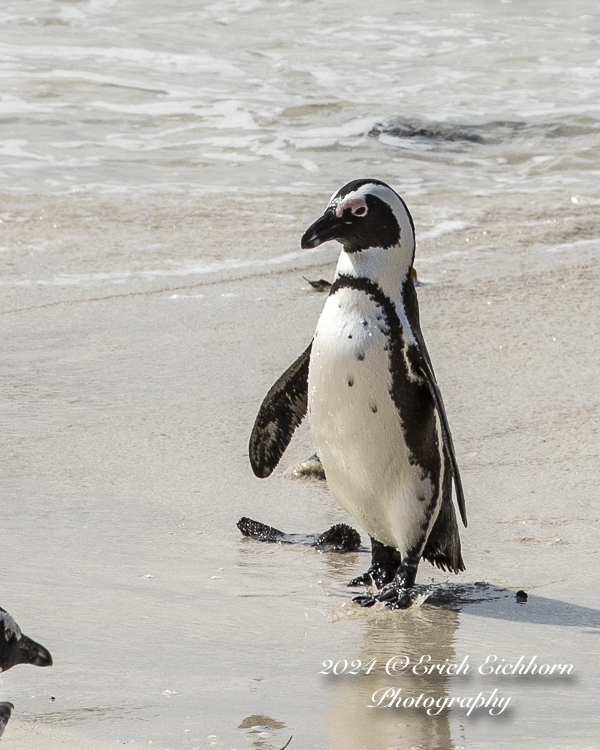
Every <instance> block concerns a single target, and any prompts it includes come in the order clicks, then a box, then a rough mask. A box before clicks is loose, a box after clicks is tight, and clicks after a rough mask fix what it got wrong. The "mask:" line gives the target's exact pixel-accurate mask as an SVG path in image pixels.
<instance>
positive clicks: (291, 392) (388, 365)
mask: <svg viewBox="0 0 600 750" xmlns="http://www.w3.org/2000/svg"><path fill="white" fill-rule="evenodd" d="M328 240H338V241H339V242H340V243H341V244H342V246H343V250H342V252H341V254H340V258H339V261H338V264H337V269H336V273H335V277H334V281H333V285H332V287H331V289H330V291H329V295H328V297H327V299H326V301H325V305H324V308H323V312H322V313H321V317H320V318H319V321H318V323H317V329H316V331H315V335H314V338H313V340H312V342H311V343H310V345H309V346H308V348H307V349H306V350H305V351H304V352H303V354H301V355H300V357H299V358H298V359H297V360H296V361H295V362H294V363H293V364H292V365H291V367H289V368H288V370H286V372H285V373H284V374H283V375H282V376H281V377H280V378H279V380H278V381H277V382H276V383H275V385H274V386H273V387H272V388H271V390H270V391H269V393H268V394H267V396H266V398H265V400H264V401H263V404H262V406H261V408H260V411H259V413H258V416H257V418H256V422H255V424H254V429H253V431H252V436H251V438H250V462H251V465H252V468H253V470H254V473H255V474H256V475H257V476H259V477H266V476H269V475H270V474H271V472H272V471H273V469H274V468H275V467H276V466H277V464H278V462H279V460H280V458H281V456H282V455H283V453H284V451H285V449H286V448H287V446H288V444H289V442H290V440H291V437H292V435H293V433H294V431H295V429H296V428H297V427H298V425H299V424H300V423H301V421H302V420H303V418H304V416H305V414H306V412H307V409H308V412H309V415H310V425H311V431H312V434H313V439H314V442H315V446H316V448H317V453H318V455H319V457H320V459H321V461H322V463H323V467H324V469H325V475H326V477H327V482H328V485H329V488H330V490H331V492H332V494H333V496H334V497H335V499H336V500H337V501H338V503H339V504H340V505H341V506H342V508H344V509H345V510H346V511H348V513H350V515H352V516H353V517H354V518H355V519H356V521H357V522H358V523H359V524H360V525H361V526H362V527H363V528H364V529H365V531H367V532H368V534H369V536H370V538H371V547H372V560H371V567H370V568H369V570H368V572H367V573H365V574H364V575H363V576H360V577H359V578H357V579H354V580H353V581H351V582H350V584H349V585H361V584H370V583H371V582H373V583H374V584H375V585H376V587H377V588H378V589H381V592H380V593H379V594H378V595H377V596H376V597H371V596H364V597H357V600H358V601H360V603H361V604H362V605H363V606H370V605H371V604H374V603H375V600H376V599H378V600H379V601H384V602H386V604H387V606H390V607H391V608H405V607H407V606H410V603H411V597H410V596H409V594H408V592H409V590H410V589H411V588H412V587H413V585H414V582H415V576H416V573H417V567H418V564H419V561H420V559H421V558H422V557H424V558H425V559H426V560H428V561H429V562H431V563H432V564H434V565H437V566H438V567H439V568H441V569H442V570H449V571H452V572H455V573H457V572H459V571H462V570H464V563H463V560H462V556H461V547H460V537H459V533H458V524H457V521H456V514H455V511H454V506H453V504H452V484H453V482H454V487H455V490H456V497H457V502H458V507H459V510H460V514H461V518H462V521H463V523H464V524H465V526H466V524H467V520H466V510H465V501H464V496H463V492H462V486H461V481H460V475H459V471H458V466H457V462H456V457H455V454H454V446H453V443H452V436H451V433H450V428H449V426H448V420H447V418H446V413H445V410H444V404H443V401H442V396H441V393H440V390H439V388H438V385H437V382H436V379H435V375H434V372H433V368H432V365H431V361H430V359H429V354H428V352H427V349H426V347H425V342H424V340H423V336H422V333H421V327H420V323H419V307H418V302H417V295H416V291H415V285H414V280H413V276H412V273H411V269H412V264H413V260H414V255H415V231H414V224H413V221H412V217H411V215H410V213H409V211H408V208H407V207H406V204H405V203H404V201H403V200H402V199H401V198H400V197H399V196H398V195H397V193H395V192H394V190H392V189H391V188H390V187H389V186H388V185H386V184H385V183H383V182H380V181H379V180H373V179H362V180H354V181H353V182H350V183H348V184H347V185H345V186H344V187H343V188H341V189H340V190H338V192H337V193H335V194H334V195H333V197H332V198H331V200H330V202H329V205H328V206H327V209H326V210H325V213H324V214H323V216H322V217H321V218H320V219H318V220H317V221H316V222H315V223H314V224H313V225H312V226H311V227H309V229H307V231H306V232H305V234H304V236H303V237H302V242H301V244H302V247H303V248H313V247H316V246H317V245H320V244H321V243H322V242H326V241H328Z"/></svg>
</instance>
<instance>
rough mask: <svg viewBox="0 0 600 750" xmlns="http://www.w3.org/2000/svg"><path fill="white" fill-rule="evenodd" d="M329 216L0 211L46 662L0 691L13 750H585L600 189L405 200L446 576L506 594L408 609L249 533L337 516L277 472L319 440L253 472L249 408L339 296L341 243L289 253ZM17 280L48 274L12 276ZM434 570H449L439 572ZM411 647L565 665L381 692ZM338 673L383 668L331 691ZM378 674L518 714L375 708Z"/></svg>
mask: <svg viewBox="0 0 600 750" xmlns="http://www.w3.org/2000/svg"><path fill="white" fill-rule="evenodd" d="M326 200H327V196H326V195H325V194H323V195H316V196H306V195H298V196H279V197H277V196H275V197H273V198H272V199H271V200H269V201H265V200H264V199H262V198H261V199H260V200H258V199H256V198H253V197H249V198H248V197H246V198H244V197H241V196H236V197H235V198H234V199H232V198H231V197H230V196H219V195H216V196H205V197H203V198H202V199H199V200H197V201H194V200H185V201H184V200H181V201H175V200H172V199H171V200H169V201H165V202H158V201H156V200H154V199H152V200H145V201H144V200H138V201H130V202H127V201H116V200H114V199H108V198H106V199H103V200H95V201H90V200H89V199H86V198H85V197H58V198H52V197H47V196H46V197H43V198H42V197H35V196H25V197H23V198H17V197H14V196H13V197H11V196H3V205H4V207H5V208H6V213H9V214H10V216H9V217H8V218H6V217H5V219H4V221H3V225H2V231H3V232H4V238H5V239H4V240H3V243H4V244H5V245H8V246H9V247H10V248H11V249H10V250H9V251H6V252H5V253H3V256H2V260H3V261H4V262H5V264H6V269H7V270H6V275H5V276H3V294H2V315H1V316H0V320H1V325H2V340H3V342H4V357H3V363H4V364H3V368H2V393H3V394H4V395H3V399H2V402H1V409H2V423H3V430H2V438H1V440H2V455H3V486H4V509H5V510H4V519H3V525H2V547H3V550H4V568H3V598H2V602H1V603H2V606H3V607H4V608H6V609H7V610H8V611H10V612H11V613H12V614H13V615H14V616H15V618H16V619H17V620H18V621H19V622H20V624H21V626H22V628H23V630H24V631H25V632H26V633H27V634H28V635H30V636H32V637H33V638H35V639H36V640H39V641H40V642H41V643H43V644H44V645H45V646H47V647H48V648H49V649H50V651H51V652H52V654H53V656H54V661H55V664H54V666H53V667H52V668H51V669H45V670H41V669H34V668H32V667H17V668H15V669H13V670H11V671H10V672H8V673H7V674H5V675H3V676H2V680H1V682H0V685H1V687H2V696H1V697H2V699H3V700H11V701H12V702H13V703H14V704H15V706H16V707H17V708H16V709H15V713H14V716H13V719H12V720H11V722H10V724H9V726H8V728H7V731H6V733H5V736H4V738H3V740H2V742H3V746H4V747H6V748H7V749H8V750H10V749H12V748H15V750H17V749H20V748H27V749H28V750H33V749H35V748H44V750H48V749H49V750H53V748H55V747H56V748H63V747H71V748H88V747H89V748H96V747H98V748H100V747H107V746H109V745H112V746H114V745H115V743H119V742H120V743H131V744H135V745H140V744H145V745H149V743H151V746H152V747H156V748H163V750H164V748H175V747H190V748H203V749H204V748H209V747H217V748H219V747H221V748H247V747H253V748H268V749H269V750H278V748H280V747H282V746H283V745H284V744H285V742H286V741H287V740H288V739H289V737H290V735H294V740H293V742H292V744H291V747H292V748H293V747H294V746H296V747H298V748H302V747H310V748H313V749H316V748H324V749H325V748H336V749H337V748H340V750H341V749H342V748H344V750H354V749H355V748H356V750H362V749H363V748H369V750H379V749H380V748H381V750H387V748H389V747H394V748H396V747H398V748H401V747H402V748H404V747H409V746H410V747H412V746H414V747H419V748H428V749H429V748H431V750H433V749H434V748H436V749H437V748H444V749H446V748H448V750H450V748H454V747H455V746H465V747H478V748H487V747H494V748H503V747H506V748H508V747H515V745H519V746H522V747H527V748H540V749H541V748H544V749H547V748H567V747H568V748H582V747H593V746H595V745H594V742H596V736H597V717H596V713H595V708H594V707H595V705H596V703H597V696H598V691H599V689H600V684H599V680H598V676H597V675H598V657H597V654H596V652H595V649H594V645H595V643H596V638H597V634H598V632H599V628H600V614H599V610H600V587H599V586H598V576H597V571H596V568H595V563H596V555H597V550H596V546H597V545H596V543H595V540H596V536H597V522H598V518H597V508H596V507H595V498H596V494H597V490H596V481H597V446H598V420H597V415H598V405H599V394H598V389H597V386H596V382H595V373H596V372H597V370H598V366H599V364H600V362H599V354H598V346H597V344H598V334H599V329H598V325H599V324H598V315H597V297H596V293H595V292H596V289H597V288H598V282H599V278H598V263H597V260H598V252H599V246H598V243H597V241H596V240H594V237H596V236H598V228H599V225H600V221H599V219H600V214H599V209H598V206H599V205H600V196H598V197H596V198H592V197H589V198H588V199H587V200H585V201H584V200H583V199H582V200H581V202H579V203H577V204H574V203H572V202H571V201H570V200H565V199H564V196H563V195H562V194H560V193H551V194H547V195H544V196H543V197H541V198H540V199H539V200H536V201H535V202H528V203H527V204H526V205H524V204H522V202H521V201H520V199H519V197H518V196H517V197H515V199H514V201H513V202H512V203H509V202H505V203H504V204H503V206H501V207H500V208H499V207H498V206H497V205H496V204H495V203H494V202H493V201H490V200H489V199H485V198H481V199H480V200H477V199H474V198H470V199H469V200H468V201H461V200H459V196H456V195H445V194H439V195H437V196H433V197H432V196H428V198H427V201H419V200H418V198H415V199H413V200H412V201H411V205H410V207H411V209H412V211H413V216H414V218H415V223H416V226H417V237H419V236H421V237H423V239H421V240H420V241H419V246H418V251H417V262H416V267H417V270H418V273H419V278H420V279H421V280H422V281H423V282H424V286H422V287H420V288H419V290H418V291H419V300H420V305H421V315H422V325H423V330H424V334H425V337H426V340H427V343H428V347H429V350H430V353H431V356H432V359H433V362H434V366H435V368H436V372H437V377H438V380H439V382H440V385H441V387H442V390H443V393H444V398H445V402H446V406H447V410H448V414H449V417H450V421H451V425H452V429H453V433H454V439H455V443H456V447H457V454H458V457H459V462H460V465H461V469H462V473H463V482H464V485H465V491H466V496H467V503H468V506H467V507H468V513H469V528H468V529H467V530H466V531H465V532H464V533H463V548H464V555H465V561H466V565H467V570H466V572H465V573H464V574H462V575H461V576H459V577H452V581H453V582H462V583H464V584H465V585H468V586H471V584H473V583H474V582H480V581H485V582H487V583H489V584H493V585H494V586H496V587H498V590H499V591H501V592H504V593H501V594H499V595H498V596H499V598H493V597H492V598H489V597H486V596H484V597H483V598H484V599H487V600H485V601H482V602H479V603H474V604H470V605H465V606H464V607H461V611H459V612H456V611H449V610H447V609H443V608H439V607H434V606H431V605H428V604H424V605H423V606H421V607H420V608H418V609H415V610H411V611H408V612H401V613H398V612H395V613H394V612H389V611H387V610H385V609H384V608H383V607H381V608H379V607H378V608H376V609H374V610H361V609H360V608H358V607H357V606H356V605H354V604H353V603H352V602H351V597H352V595H353V591H352V590H350V589H347V588H345V583H346V581H347V580H348V579H349V578H351V577H352V576H353V575H355V574H357V573H359V572H361V571H362V570H363V569H364V568H365V566H366V565H367V564H368V553H366V552H361V553H353V554H347V555H339V554H334V553H325V554H318V553H316V552H315V551H314V550H313V549H311V548H308V547H289V546H283V545H264V544H260V543H257V542H254V541H253V540H249V539H245V538H242V537H241V535H240V534H239V532H238V531H237V529H236V527H235V523H236V521H237V520H238V518H239V517H240V516H242V515H248V516H250V517H252V518H256V519H258V520H261V521H263V522H266V523H269V524H271V525H273V526H276V527H278V528H281V529H283V530H285V531H289V532H316V531H323V530H324V529H325V528H327V527H328V526H330V525H331V524H332V523H335V522H340V521H342V522H351V519H349V518H348V517H347V516H345V514H344V513H343V511H342V510H341V509H339V508H338V506H337V505H336V503H335V501H334V500H333V498H332V497H331V496H330V495H329V494H328V492H327V490H326V488H325V487H324V486H323V485H322V484H319V483H314V482H306V481H304V482H303V481H294V480H291V479H289V478H287V477H286V476H284V475H283V469H285V468H286V467H288V466H290V465H293V464H294V463H296V462H298V461H300V460H302V459H304V458H306V457H307V456H308V455H310V453H311V452H312V444H311V439H310V433H309V430H308V427H307V426H306V425H304V426H303V427H302V428H301V430H300V431H299V433H298V434H297V436H296V437H295V438H294V440H293V442H292V445H291V447H290V449H289V450H288V452H287V454H286V456H285V457H284V460H283V462H282V464H281V466H280V470H278V472H277V475H276V476H274V477H273V478H271V479H269V480H266V481H260V480H257V479H255V478H254V477H253V475H252V473H251V470H250V467H249V465H248V458H247V440H248V435H249V431H250V429H251V426H252V423H253V420H254V417H255V414H256V411H257V408H258V406H259V404H260V402H261V400H262V397H263V396H264V394H265V393H266V391H267V389H268V388H269V387H270V385H271V384H272V382H273V381H274V379H275V378H276V377H277V376H278V375H279V374H280V373H281V372H282V371H283V369H285V367H287V365H288V364H289V363H290V362H291V361H292V360H293V359H294V358H295V357H296V356H297V354H298V353H299V352H300V351H301V350H302V349H303V348H304V347H305V346H306V343H307V342H308V341H309V340H310V337H311V335H312V331H313V329H314V325H315V322H316V319H317V317H318V315H319V311H320V308H321V306H322V304H323V301H324V296H323V295H322V294H319V293H318V292H314V291H313V290H312V289H311V288H310V286H309V285H308V284H307V283H306V282H305V281H304V280H303V278H302V277H303V276H306V277H307V278H320V277H323V278H329V279H331V277H332V273H333V268H334V264H335V259H336V257H337V252H338V251H337V247H336V246H335V244H334V243H330V245H329V246H323V247H322V248H319V252H313V253H312V254H301V253H299V245H298V238H299V236H300V235H301V233H302V231H303V230H304V229H305V228H306V226H308V223H310V221H312V219H313V218H314V217H315V216H318V215H319V213H320V211H321V210H322V207H323V205H324V204H325V203H326ZM233 213H235V227H236V232H235V236H236V238H237V239H235V240H233V241H232V242H233V243H234V244H235V252H231V251H230V252H229V257H230V258H235V259H237V261H239V263H234V264H231V263H229V264H228V265H227V264H224V263H223V262H222V256H221V255H220V252H221V246H220V237H222V236H223V235H224V234H227V233H228V232H231V226H232V221H234V218H233ZM207 215H209V216H210V225H211V228H210V229H207V231H206V232H204V231H203V230H202V228H203V227H205V226H206V216H207ZM40 216H42V217H43V218H42V219H41V220H40V218H39V217H40ZM449 220H450V221H451V222H454V223H450V224H447V223H446V224H444V223H443V222H448V221H449ZM154 222H155V223H154ZM54 224H56V225H57V226H56V228H55V227H54V226H53V225H54ZM436 227H437V231H436ZM532 227H533V229H532ZM57 232H60V238H61V239H60V243H57V241H56V236H57V235H56V234H55V233H57ZM151 232H155V233H156V239H157V241H156V242H155V243H151V242H150V240H149V235H150V234H151ZM520 232H523V233H524V236H526V241H525V242H523V243H520V242H519V239H518V238H519V234H520ZM428 233H429V239H428V238H427V237H428ZM199 237H200V238H201V240H200V245H201V257H202V263H201V264H197V265H198V267H194V265H193V264H194V258H195V257H197V255H198V254H199V253H197V252H196V253H195V252H194V250H195V249H197V246H196V244H195V243H197V242H198V238H199ZM467 240H468V242H467ZM53 242H54V243H55V244H54V245H52V243H53ZM69 243H73V245H76V246H77V248H79V250H78V252H77V253H73V252H72V251H71V250H69ZM140 246H143V247H144V255H143V258H142V256H141V254H140V253H139V252H138V251H137V250H136V248H137V247H140ZM48 247H53V248H60V247H62V248H65V252H69V253H70V254H69V263H68V267H67V266H66V265H65V264H63V261H62V260H61V253H60V252H56V251H55V252H52V253H49V252H47V251H45V250H44V249H45V248H48ZM152 247H155V248H156V249H155V250H152ZM107 248H112V251H111V252H110V253H107V252H106V250H107ZM148 248H150V250H148ZM98 258H103V260H102V262H99V261H98V260H97V259H98ZM219 263H221V265H219ZM11 264H14V265H11ZM29 264H30V265H31V266H34V267H35V274H36V275H37V279H36V283H29V284H19V283H18V282H19V278H18V276H17V273H18V272H22V270H23V266H28V265H29ZM210 264H213V265H212V266H211V265H210ZM207 267H208V270H207ZM11 269H15V271H14V274H15V275H14V277H13V278H12V279H11ZM140 269H142V270H140ZM75 279H76V280H77V283H74V281H73V280H75ZM366 542H367V539H366V535H364V532H363V543H366ZM431 579H434V580H435V581H437V582H442V581H444V580H445V577H444V576H443V575H441V574H440V573H439V572H436V571H434V569H433V568H431V567H430V566H429V565H427V564H426V563H424V564H423V565H422V566H421V569H420V573H419V581H421V582H427V581H429V580H431ZM518 589H524V590H526V591H527V592H528V594H529V601H528V603H527V604H517V603H516V601H515V600H514V592H515V591H516V590H518ZM397 654H409V655H411V658H412V657H415V658H417V659H418V658H419V656H421V655H424V654H427V655H431V657H432V659H433V660H436V659H437V660H438V661H440V662H444V661H445V660H449V661H450V662H460V661H461V660H462V659H463V658H464V657H465V656H466V655H468V656H469V658H470V661H471V663H472V664H474V665H476V666H477V665H479V664H481V663H483V662H484V661H485V659H486V657H487V656H488V655H489V654H495V655H497V657H498V659H505V660H507V661H511V660H516V659H518V657H519V656H521V655H525V656H526V657H528V659H529V658H531V657H532V656H534V655H537V656H538V660H540V661H541V662H543V663H555V662H560V663H563V662H569V663H572V664H573V665H574V668H575V672H574V674H573V675H572V676H557V675H548V676H546V677H544V676H541V675H540V676H537V677H536V676H532V675H529V676H527V675H524V676H510V677H507V676H496V675H492V676H482V675H479V674H474V675H471V676H469V677H468V678H467V677H465V676H463V677H461V676H460V675H457V676H453V677H451V676H446V675H439V674H438V675H437V677H435V676H427V678H425V679H424V678H423V677H418V676H413V675H406V674H405V675H402V676H400V677H398V676H396V677H394V678H393V679H391V678H390V677H389V676H387V675H386V673H385V671H382V668H381V669H380V666H381V667H382V665H384V664H385V662H386V661H387V660H388V659H389V658H390V657H392V656H394V655H397ZM327 659H331V660H333V661H334V662H336V663H337V662H338V660H342V659H346V660H352V659H360V660H362V662H363V663H366V662H367V661H368V660H369V659H376V660H377V664H378V666H377V669H376V670H375V671H374V672H372V673H371V674H369V675H359V676H356V677H354V676H349V675H342V676H337V677H336V676H324V675H320V674H318V673H319V671H321V670H322V669H323V662H324V661H325V660H327ZM390 683H391V684H392V685H393V686H394V687H396V688H402V690H403V694H406V695H413V694H415V695H416V693H415V691H422V692H424V693H425V694H426V695H429V694H431V695H434V696H436V697H437V696H444V695H448V696H450V695H458V696H461V695H462V694H465V695H469V696H471V695H474V696H476V695H477V694H478V692H479V691H480V690H481V691H488V692H491V691H493V689H497V690H498V693H499V694H501V695H505V696H510V697H511V698H512V699H513V703H512V705H511V706H510V707H509V708H507V710H506V712H505V713H503V714H502V715H500V716H496V717H493V716H489V715H483V714H482V713H481V712H480V713H479V715H477V712H474V713H473V714H472V715H470V716H468V717H466V716H465V713H466V709H465V710H461V709H460V708H458V710H457V709H456V708H455V709H454V710H451V711H450V710H448V711H443V712H442V713H440V715H438V716H434V717H431V716H427V714H426V713H425V712H424V711H421V710H419V709H412V710H408V709H401V710H398V709H395V710H391V709H383V708H368V705H369V703H370V702H371V699H372V695H373V694H374V692H375V691H377V690H379V689H382V688H384V687H386V686H388V684H390Z"/></svg>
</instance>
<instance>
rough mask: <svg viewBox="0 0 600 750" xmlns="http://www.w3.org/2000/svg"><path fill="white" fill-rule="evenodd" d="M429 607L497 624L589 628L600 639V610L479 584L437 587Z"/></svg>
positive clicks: (448, 584)
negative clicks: (506, 622) (475, 616)
mask: <svg viewBox="0 0 600 750" xmlns="http://www.w3.org/2000/svg"><path fill="white" fill-rule="evenodd" d="M427 604H428V605H430V606H434V607H441V608H443V609H453V610H454V611H463V612H465V613H466V614H470V615H477V616H478V617H490V618H492V619H495V620H510V621H511V622H523V623H531V624H533V625H560V626H563V627H577V628H588V630H587V632H588V633H590V634H597V635H600V610H597V609H592V608H590V607H582V606H580V605H579V604H571V603H569V602H563V601H561V600H559V599H550V598H548V597H545V596H537V595H535V594H525V592H524V591H517V592H516V593H515V592H514V591H512V590H510V589H507V588H502V587H500V586H495V585H493V584H490V583H484V582H482V581H478V582H477V583H472V584H458V583H456V584H452V583H447V584H443V586H441V587H436V589H435V591H434V592H433V593H432V595H431V596H430V597H429V598H428V599H427Z"/></svg>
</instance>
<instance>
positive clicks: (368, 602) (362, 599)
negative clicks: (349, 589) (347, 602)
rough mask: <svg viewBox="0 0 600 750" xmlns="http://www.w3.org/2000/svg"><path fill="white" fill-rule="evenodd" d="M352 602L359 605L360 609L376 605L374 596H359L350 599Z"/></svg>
mask: <svg viewBox="0 0 600 750" xmlns="http://www.w3.org/2000/svg"><path fill="white" fill-rule="evenodd" d="M352 601H353V602H356V603H357V604H360V606H361V607H372V606H373V605H374V604H376V603H377V599H375V597H374V596H371V594H363V595H361V596H355V597H354V598H353V599H352Z"/></svg>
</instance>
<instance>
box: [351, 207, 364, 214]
mask: <svg viewBox="0 0 600 750" xmlns="http://www.w3.org/2000/svg"><path fill="white" fill-rule="evenodd" d="M352 213H353V214H354V215H355V216H364V215H365V214H366V213H367V207H366V206H359V207H358V208H356V209H354V211H353V212H352Z"/></svg>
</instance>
